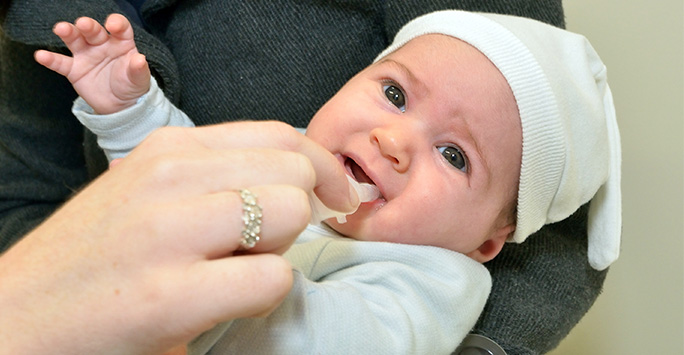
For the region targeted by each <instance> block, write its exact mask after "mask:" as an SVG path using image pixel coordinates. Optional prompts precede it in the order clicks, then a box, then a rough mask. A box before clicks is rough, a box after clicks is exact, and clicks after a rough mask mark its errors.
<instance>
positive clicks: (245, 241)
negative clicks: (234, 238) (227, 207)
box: [238, 189, 262, 250]
mask: <svg viewBox="0 0 684 355" xmlns="http://www.w3.org/2000/svg"><path fill="white" fill-rule="evenodd" d="M238 192H240V198H242V222H243V223H244V227H243V228H242V240H241V241H240V249H242V250H247V249H251V248H253V247H254V246H255V245H256V243H257V242H258V241H259V239H261V237H260V236H259V233H261V216H262V214H261V206H259V204H258V203H257V197H256V195H254V194H253V193H252V192H251V191H249V190H247V189H242V190H239V191H238Z"/></svg>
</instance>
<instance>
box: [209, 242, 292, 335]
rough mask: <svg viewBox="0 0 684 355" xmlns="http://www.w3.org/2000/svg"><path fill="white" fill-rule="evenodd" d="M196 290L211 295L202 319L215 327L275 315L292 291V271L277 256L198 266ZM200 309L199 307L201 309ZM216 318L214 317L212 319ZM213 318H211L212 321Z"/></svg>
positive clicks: (232, 258) (233, 258)
mask: <svg viewBox="0 0 684 355" xmlns="http://www.w3.org/2000/svg"><path fill="white" fill-rule="evenodd" d="M196 267H197V269H196V270H195V271H196V272H197V275H199V276H201V277H202V278H198V280H197V281H198V284H196V287H198V288H199V289H203V290H206V291H208V292H207V293H202V294H203V295H205V294H208V293H210V294H212V296H211V297H213V300H204V302H202V305H204V306H205V308H204V309H197V310H196V311H197V312H205V313H204V315H201V314H200V315H199V316H200V317H202V318H209V319H212V318H213V321H214V322H216V323H219V322H221V321H225V320H227V319H235V318H244V317H253V316H262V315H264V314H265V313H268V312H271V311H273V310H274V309H275V308H276V307H277V306H278V305H279V304H280V302H282V300H283V299H284V298H285V296H286V295H287V293H288V292H289V291H290V288H291V287H292V267H291V266H290V264H289V263H288V262H287V261H286V260H285V259H283V258H282V257H280V256H278V255H274V254H254V255H243V256H234V257H230V258H224V259H218V260H212V261H208V262H205V263H201V264H197V265H196ZM200 306H201V305H198V307H200ZM212 315H213V317H212ZM210 317H212V318H210Z"/></svg>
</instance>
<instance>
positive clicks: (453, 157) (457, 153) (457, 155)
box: [437, 146, 468, 173]
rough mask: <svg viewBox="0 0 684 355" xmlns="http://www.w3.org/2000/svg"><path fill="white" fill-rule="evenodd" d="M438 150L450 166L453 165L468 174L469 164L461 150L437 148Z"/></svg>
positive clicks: (447, 147)
mask: <svg viewBox="0 0 684 355" xmlns="http://www.w3.org/2000/svg"><path fill="white" fill-rule="evenodd" d="M437 150H439V152H440V153H442V156H443V157H444V159H446V161H447V162H449V164H451V165H453V167H454V168H456V169H458V170H461V171H463V172H464V173H465V172H468V162H467V159H466V156H465V154H463V152H462V151H461V149H459V148H456V147H450V146H446V147H437Z"/></svg>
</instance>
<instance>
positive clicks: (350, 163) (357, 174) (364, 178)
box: [344, 157, 375, 185]
mask: <svg viewBox="0 0 684 355" xmlns="http://www.w3.org/2000/svg"><path fill="white" fill-rule="evenodd" d="M344 167H345V168H347V171H348V172H349V173H350V174H351V176H352V177H353V178H354V179H355V180H356V181H358V182H365V183H368V184H371V185H375V182H373V180H372V179H371V178H370V177H368V175H366V172H365V171H363V168H361V167H360V166H359V164H356V162H355V161H354V159H352V158H349V157H347V158H346V159H345V161H344Z"/></svg>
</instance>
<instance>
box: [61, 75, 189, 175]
mask: <svg viewBox="0 0 684 355" xmlns="http://www.w3.org/2000/svg"><path fill="white" fill-rule="evenodd" d="M71 111H72V112H73V114H74V115H75V116H76V118H78V120H79V121H80V122H81V123H82V124H83V125H84V126H85V127H86V128H88V129H89V130H90V131H91V132H93V133H95V135H97V143H98V145H99V146H100V147H101V148H102V149H103V150H104V152H105V155H106V156H107V160H109V161H110V162H111V161H112V160H114V159H117V158H123V157H125V156H126V155H128V153H130V152H131V150H133V148H135V147H136V146H138V144H140V142H142V141H143V140H144V139H145V138H146V137H147V136H148V135H149V134H150V133H152V131H154V130H155V129H157V128H161V127H165V126H176V127H194V124H193V122H192V121H191V120H190V118H189V117H188V116H187V115H186V114H185V113H183V111H181V110H180V109H178V108H177V107H176V106H174V105H173V104H172V103H171V102H170V101H169V100H168V99H167V98H166V97H165V96H164V93H163V92H162V91H161V89H160V88H159V86H158V85H157V81H156V80H155V79H154V78H152V79H151V85H150V91H148V92H147V94H145V95H143V96H141V97H140V99H138V102H137V103H136V104H135V105H133V106H131V107H129V108H127V109H125V110H122V111H119V112H116V113H113V114H109V115H97V114H95V113H94V111H93V109H92V107H90V105H88V104H87V103H86V102H85V100H83V98H81V97H79V98H77V99H76V101H74V105H73V107H72V110H71Z"/></svg>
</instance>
